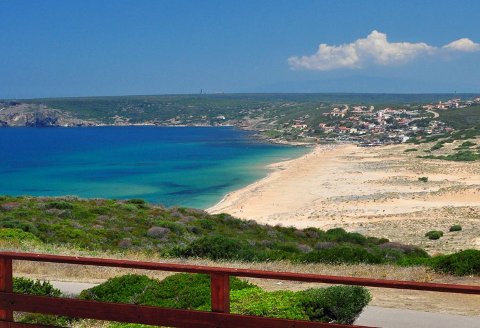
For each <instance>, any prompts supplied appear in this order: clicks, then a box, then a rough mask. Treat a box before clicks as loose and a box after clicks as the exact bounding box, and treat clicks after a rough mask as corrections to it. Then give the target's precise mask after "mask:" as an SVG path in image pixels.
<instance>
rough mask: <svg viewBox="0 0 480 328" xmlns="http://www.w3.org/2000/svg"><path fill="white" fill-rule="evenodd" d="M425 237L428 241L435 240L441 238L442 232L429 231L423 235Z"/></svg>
mask: <svg viewBox="0 0 480 328" xmlns="http://www.w3.org/2000/svg"><path fill="white" fill-rule="evenodd" d="M425 237H428V239H430V240H437V239H440V237H443V231H439V230H431V231H429V232H427V233H426V234H425Z"/></svg>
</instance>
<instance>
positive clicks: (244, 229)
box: [0, 196, 428, 263]
mask: <svg viewBox="0 0 480 328" xmlns="http://www.w3.org/2000/svg"><path fill="white" fill-rule="evenodd" d="M5 204H9V205H8V206H3V205H5ZM40 218H41V219H40ZM5 226H8V227H14V228H10V229H20V231H22V232H25V233H28V234H31V236H33V237H32V238H36V239H38V240H39V242H42V243H45V244H48V245H51V244H53V245H67V246H69V247H74V248H79V249H87V250H95V251H102V250H103V251H107V250H108V251H118V250H133V251H141V252H156V253H159V254H161V255H163V256H181V257H202V258H210V259H213V260H219V259H224V260H243V261H271V260H290V261H295V262H328V263H360V262H366V263H392V262H393V263H395V262H396V261H398V260H400V259H401V258H404V257H412V256H413V257H418V256H421V257H428V255H427V254H426V253H425V252H423V253H422V252H421V253H408V252H403V251H401V250H392V249H389V248H385V247H383V246H382V245H384V244H385V243H387V242H388V240H386V239H379V238H372V237H368V238H367V237H365V236H363V235H361V234H358V233H349V232H346V231H345V230H343V229H331V230H328V231H323V230H320V229H316V228H307V229H296V228H293V227H281V226H269V225H262V224H258V223H257V222H255V221H245V220H239V219H236V218H233V217H232V216H230V215H227V214H220V215H210V214H208V213H206V212H204V211H201V210H195V209H188V208H177V207H174V208H169V209H165V208H163V207H159V206H151V205H149V204H146V203H145V202H143V201H141V200H129V201H115V200H104V199H90V200H79V199H75V198H61V199H60V198H31V197H8V196H4V197H1V198H0V228H1V227H5ZM4 229H5V228H4ZM22 229H23V230H22ZM15 231H16V232H17V233H18V232H19V231H17V230H15Z"/></svg>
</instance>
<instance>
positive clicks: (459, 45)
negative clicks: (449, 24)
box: [443, 38, 480, 52]
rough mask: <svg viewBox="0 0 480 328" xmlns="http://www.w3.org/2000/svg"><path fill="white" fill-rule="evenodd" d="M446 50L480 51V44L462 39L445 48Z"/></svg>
mask: <svg viewBox="0 0 480 328" xmlns="http://www.w3.org/2000/svg"><path fill="white" fill-rule="evenodd" d="M443 48H444V49H447V50H454V51H455V50H456V51H465V52H473V51H479V50H480V44H478V43H475V42H473V41H472V40H470V39H467V38H462V39H458V40H455V41H453V42H450V43H449V44H447V45H445V46H443Z"/></svg>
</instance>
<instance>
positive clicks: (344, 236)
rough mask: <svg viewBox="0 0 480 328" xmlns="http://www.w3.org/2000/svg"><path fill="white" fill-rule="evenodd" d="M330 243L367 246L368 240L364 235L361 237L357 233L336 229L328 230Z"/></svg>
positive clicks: (327, 235) (327, 236)
mask: <svg viewBox="0 0 480 328" xmlns="http://www.w3.org/2000/svg"><path fill="white" fill-rule="evenodd" d="M325 236H326V238H327V239H328V241H334V242H337V243H341V242H344V243H352V244H359V245H365V244H367V238H366V237H365V236H364V235H361V234H359V233H357V232H346V231H345V230H344V229H342V228H334V229H330V230H327V232H326V234H325Z"/></svg>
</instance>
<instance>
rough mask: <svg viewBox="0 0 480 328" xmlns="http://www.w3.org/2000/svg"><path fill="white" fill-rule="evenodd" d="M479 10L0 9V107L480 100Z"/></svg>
mask: <svg viewBox="0 0 480 328" xmlns="http://www.w3.org/2000/svg"><path fill="white" fill-rule="evenodd" d="M479 12H480V1H477V0H471V1H461V0H452V1H441V0H435V1H428V0H422V1H417V0H415V1H407V0H402V1H388V0H382V1H366V0H365V1H353V0H352V1H339V0H336V1H327V0H325V1H307V0H302V1H294V0H292V1H282V0H263V1H258V0H256V1H249V0H242V1H229V0H221V1H213V0H204V1H197V0H192V1H182V0H175V1H173V0H171V1H166V0H151V1H150V0H131V1H126V0H116V1H113V0H110V1H102V0H94V1H90V0H82V1H74V0H60V1H57V0H42V1H36V0H31V1H26V0H0V98H17V99H19V98H35V97H64V96H99V95H141V94H177V93H181V94H183V93H192V94H196V93H200V90H203V91H204V92H206V93H218V92H225V93H243V92H374V93H436V92H438V93H442V92H446V93H450V92H472V93H477V92H480V78H479V77H480V45H479V43H480V20H479V19H478V13H479Z"/></svg>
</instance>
